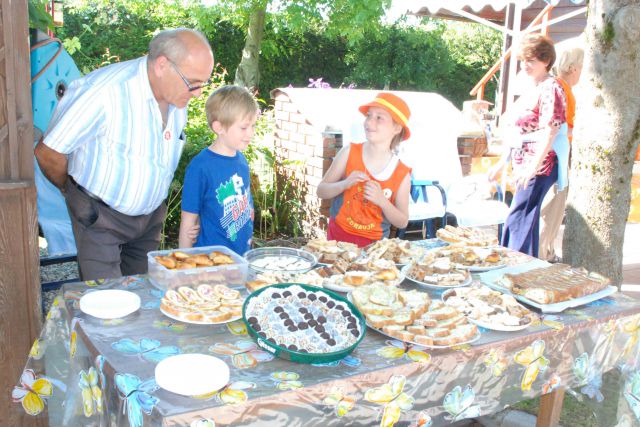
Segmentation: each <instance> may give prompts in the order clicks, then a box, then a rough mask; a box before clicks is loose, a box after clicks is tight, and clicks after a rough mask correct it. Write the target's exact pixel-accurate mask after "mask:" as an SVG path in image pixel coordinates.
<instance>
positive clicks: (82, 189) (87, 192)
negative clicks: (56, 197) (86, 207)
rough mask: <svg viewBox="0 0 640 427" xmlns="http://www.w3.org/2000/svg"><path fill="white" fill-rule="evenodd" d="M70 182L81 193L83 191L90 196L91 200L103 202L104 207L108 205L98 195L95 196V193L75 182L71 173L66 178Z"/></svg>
mask: <svg viewBox="0 0 640 427" xmlns="http://www.w3.org/2000/svg"><path fill="white" fill-rule="evenodd" d="M67 179H68V180H69V181H70V182H71V184H73V186H74V187H76V188H77V189H78V190H80V192H81V193H84V194H85V195H87V196H88V197H90V198H92V199H93V200H95V201H97V202H98V203H101V204H103V205H104V206H106V207H109V205H108V204H106V203H105V202H104V200H102V199H101V198H100V197H98V196H96V195H95V194H93V193H92V192H91V191H89V190H87V189H86V188H84V187H83V186H82V185H80V184H78V183H77V182H76V180H75V179H73V177H72V176H71V175H69V177H68V178H67Z"/></svg>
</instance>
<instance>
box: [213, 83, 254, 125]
mask: <svg viewBox="0 0 640 427" xmlns="http://www.w3.org/2000/svg"><path fill="white" fill-rule="evenodd" d="M204 109H205V112H206V113H207V123H208V124H209V127H212V125H213V122H215V121H218V122H220V124H221V125H222V126H223V127H224V128H228V127H229V126H231V125H233V124H234V123H235V122H236V121H238V120H242V119H244V118H245V117H251V116H252V115H255V114H256V113H257V112H258V103H257V102H256V100H255V98H254V97H253V95H251V93H250V92H249V91H248V90H247V89H246V88H244V87H242V86H233V85H229V86H222V87H219V88H218V89H216V90H215V91H213V93H212V94H211V95H209V98H208V99H207V103H206V104H205V108H204Z"/></svg>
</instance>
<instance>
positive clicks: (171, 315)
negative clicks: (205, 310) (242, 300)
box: [160, 307, 242, 325]
mask: <svg viewBox="0 0 640 427" xmlns="http://www.w3.org/2000/svg"><path fill="white" fill-rule="evenodd" d="M160 313H162V314H164V315H165V316H167V317H168V318H170V319H173V320H177V321H178V322H183V323H191V324H192V325H224V324H225V323H229V322H234V321H236V320H238V319H242V316H241V315H240V316H235V317H231V318H229V319H227V320H223V321H222V322H206V321H199V320H187V319H182V318H181V317H178V316H174V315H173V314H171V313H168V312H166V311H164V310H163V309H162V307H160Z"/></svg>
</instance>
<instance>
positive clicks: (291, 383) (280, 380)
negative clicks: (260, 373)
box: [269, 371, 304, 390]
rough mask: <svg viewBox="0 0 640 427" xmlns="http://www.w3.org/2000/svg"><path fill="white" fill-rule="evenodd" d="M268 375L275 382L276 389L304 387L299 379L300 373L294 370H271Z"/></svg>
mask: <svg viewBox="0 0 640 427" xmlns="http://www.w3.org/2000/svg"><path fill="white" fill-rule="evenodd" d="M269 377H270V378H271V379H272V380H273V381H274V382H275V384H276V388H277V389H278V390H295V389H298V388H302V387H304V385H303V384H302V381H299V379H300V375H299V374H298V373H296V372H288V371H278V372H272V373H271V375H269Z"/></svg>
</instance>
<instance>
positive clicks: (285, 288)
mask: <svg viewBox="0 0 640 427" xmlns="http://www.w3.org/2000/svg"><path fill="white" fill-rule="evenodd" d="M243 315H244V320H245V322H246V324H247V326H248V328H249V333H250V334H251V336H252V337H253V338H254V339H255V340H256V341H257V343H258V345H259V346H260V347H262V348H264V349H266V350H267V351H269V352H271V353H274V354H275V355H276V356H278V357H282V358H285V359H288V360H292V361H296V362H303V363H323V362H329V361H333V360H338V359H341V358H343V357H345V356H346V355H347V354H348V353H349V352H351V351H352V350H353V349H354V348H355V347H356V346H357V345H358V343H359V342H360V341H361V340H362V338H363V337H364V334H365V330H366V325H365V322H364V318H363V317H362V314H361V313H359V312H358V311H357V309H356V308H355V307H354V306H353V304H351V303H349V301H347V300H346V299H345V298H344V297H341V296H339V295H337V294H334V293H333V292H330V291H326V290H324V289H319V288H313V287H308V286H305V285H301V284H280V285H274V286H269V287H267V288H263V289H261V290H259V291H257V292H256V293H253V294H251V295H250V296H249V297H248V299H247V302H246V304H245V307H244V313H243Z"/></svg>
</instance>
